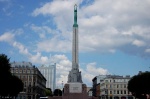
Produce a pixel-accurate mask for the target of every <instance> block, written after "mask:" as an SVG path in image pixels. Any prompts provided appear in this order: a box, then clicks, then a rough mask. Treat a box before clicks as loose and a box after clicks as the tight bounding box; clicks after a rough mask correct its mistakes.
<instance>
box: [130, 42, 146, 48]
mask: <svg viewBox="0 0 150 99" xmlns="http://www.w3.org/2000/svg"><path fill="white" fill-rule="evenodd" d="M132 44H133V45H136V46H138V47H141V46H145V42H143V41H140V40H134V41H133V42H132Z"/></svg>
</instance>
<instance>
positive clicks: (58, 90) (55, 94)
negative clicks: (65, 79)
mask: <svg viewBox="0 0 150 99" xmlns="http://www.w3.org/2000/svg"><path fill="white" fill-rule="evenodd" d="M54 96H62V91H61V90H60V89H55V90H54Z"/></svg>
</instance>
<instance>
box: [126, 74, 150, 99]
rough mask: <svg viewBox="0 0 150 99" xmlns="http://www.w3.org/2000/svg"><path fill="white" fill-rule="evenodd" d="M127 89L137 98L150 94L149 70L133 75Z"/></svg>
mask: <svg viewBox="0 0 150 99" xmlns="http://www.w3.org/2000/svg"><path fill="white" fill-rule="evenodd" d="M128 90H129V91H130V92H131V93H132V94H133V95H134V96H135V97H137V98H141V97H146V95H148V94H150V72H143V73H140V74H138V75H135V76H133V77H132V78H131V79H130V80H129V82H128Z"/></svg>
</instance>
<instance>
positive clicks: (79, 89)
mask: <svg viewBox="0 0 150 99" xmlns="http://www.w3.org/2000/svg"><path fill="white" fill-rule="evenodd" d="M72 37H73V38H72V39H73V40H72V69H71V71H69V75H68V82H67V83H66V84H65V85H64V93H63V95H62V96H57V97H49V99H98V98H97V97H88V93H87V86H86V84H84V83H83V82H82V76H81V72H80V71H79V59H78V24H77V5H76V4H75V5H74V24H73V35H72Z"/></svg>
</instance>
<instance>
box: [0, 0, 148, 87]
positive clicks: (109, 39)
mask: <svg viewBox="0 0 150 99" xmlns="http://www.w3.org/2000/svg"><path fill="white" fill-rule="evenodd" d="M75 3H77V4H78V6H79V7H78V24H79V49H80V52H94V51H96V52H102V53H103V52H111V53H115V51H116V50H121V51H123V52H126V53H129V54H134V55H141V56H146V57H149V56H150V44H149V42H150V23H149V22H150V13H148V12H147V11H148V10H149V9H150V2H149V0H143V1H141V0H132V2H131V0H115V1H114V0H95V1H93V2H92V3H90V4H82V6H81V5H80V4H81V3H83V2H82V1H79V0H73V1H71V0H54V1H52V2H48V3H45V4H44V5H42V6H41V7H39V8H36V9H35V10H34V11H33V12H32V16H34V17H35V18H36V16H38V15H43V16H50V17H52V18H53V22H54V23H51V24H55V25H56V29H53V28H52V27H49V26H46V25H42V26H36V25H34V24H31V25H29V27H30V29H31V30H32V31H34V32H36V33H38V35H39V38H40V40H38V42H37V43H35V44H34V45H35V48H34V51H35V50H36V51H35V52H34V53H35V54H32V51H29V50H28V48H29V47H27V46H25V45H23V44H22V43H20V42H18V41H16V40H15V36H16V35H20V34H21V33H23V32H24V31H23V30H21V29H18V30H16V31H14V30H13V31H10V32H5V33H3V34H2V35H0V42H8V43H9V44H10V45H12V46H13V47H15V48H17V49H18V50H19V53H21V54H23V55H26V56H27V57H28V59H29V60H30V61H31V62H32V63H33V64H49V63H52V62H56V63H57V84H61V83H62V81H63V82H64V83H65V82H67V76H68V71H70V70H71V61H70V60H69V59H68V58H67V57H66V56H65V55H62V54H56V55H53V56H51V55H49V56H46V55H43V54H42V52H49V53H51V52H71V42H72V41H71V40H72V37H71V35H72V25H73V6H74V4H75ZM48 35H50V36H48ZM43 38H44V39H43ZM32 45H33V44H32ZM130 50H132V53H130ZM96 65H97V64H96V62H93V63H87V64H86V65H85V67H86V68H85V69H83V68H80V70H81V71H82V77H83V80H84V82H87V83H88V85H91V80H92V78H93V77H94V76H96V75H99V74H108V71H107V70H106V69H103V68H100V67H97V66H96Z"/></svg>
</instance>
